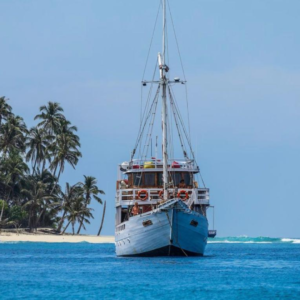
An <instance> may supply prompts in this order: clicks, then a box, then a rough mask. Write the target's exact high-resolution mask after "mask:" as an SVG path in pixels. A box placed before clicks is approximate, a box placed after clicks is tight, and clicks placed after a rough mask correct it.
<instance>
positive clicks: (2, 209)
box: [0, 192, 10, 222]
mask: <svg viewBox="0 0 300 300" xmlns="http://www.w3.org/2000/svg"><path fill="white" fill-rule="evenodd" d="M9 194H10V192H8V195H7V198H6V201H5V200H4V199H3V204H2V208H1V215H0V222H1V221H2V217H3V213H4V206H5V202H6V203H8V199H9Z"/></svg>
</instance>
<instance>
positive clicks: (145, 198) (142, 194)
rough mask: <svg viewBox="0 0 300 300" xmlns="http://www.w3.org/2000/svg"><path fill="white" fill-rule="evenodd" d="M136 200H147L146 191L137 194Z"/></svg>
mask: <svg viewBox="0 0 300 300" xmlns="http://www.w3.org/2000/svg"><path fill="white" fill-rule="evenodd" d="M138 198H139V199H140V200H142V201H145V200H147V199H148V192H147V191H146V190H140V191H139V192H138Z"/></svg>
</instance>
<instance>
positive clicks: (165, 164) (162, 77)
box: [158, 0, 169, 200]
mask: <svg viewBox="0 0 300 300" xmlns="http://www.w3.org/2000/svg"><path fill="white" fill-rule="evenodd" d="M165 41H166V0H163V40H162V55H161V54H160V53H158V64H159V69H160V85H161V87H162V150H163V188H164V200H167V199H168V183H169V180H168V137H167V93H166V91H167V84H168V80H167V78H166V75H165V73H166V72H168V67H167V66H166V64H165V49H166V44H165Z"/></svg>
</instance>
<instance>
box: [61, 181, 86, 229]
mask: <svg viewBox="0 0 300 300" xmlns="http://www.w3.org/2000/svg"><path fill="white" fill-rule="evenodd" d="M79 197H80V186H79V183H76V184H74V185H72V186H70V184H69V183H68V182H67V183H66V188H65V192H62V191H60V192H59V199H60V201H61V203H60V206H59V208H60V210H63V214H62V217H61V218H60V222H59V224H58V227H57V231H58V232H60V231H61V228H62V226H63V224H64V221H65V218H66V214H67V212H68V210H69V209H70V207H71V205H72V203H73V202H74V201H75V200H76V199H77V198H79Z"/></svg>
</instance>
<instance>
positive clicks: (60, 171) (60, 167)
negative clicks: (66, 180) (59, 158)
mask: <svg viewBox="0 0 300 300" xmlns="http://www.w3.org/2000/svg"><path fill="white" fill-rule="evenodd" d="M55 171H56V168H55ZM60 172H61V167H60V168H59V172H58V176H57V180H56V182H55V184H54V186H53V189H52V191H51V193H50V195H52V193H53V191H54V190H55V188H56V186H57V184H58V181H59V177H60Z"/></svg>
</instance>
